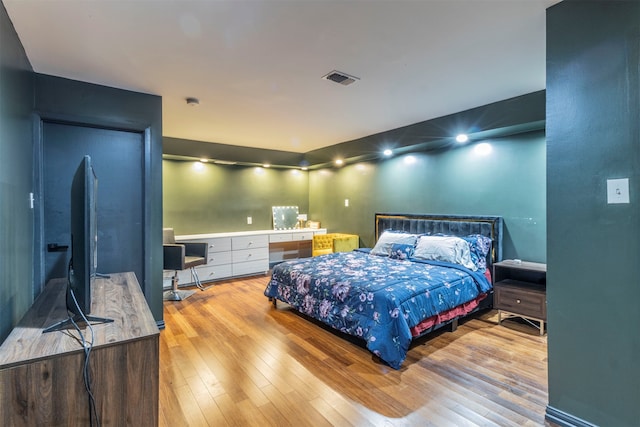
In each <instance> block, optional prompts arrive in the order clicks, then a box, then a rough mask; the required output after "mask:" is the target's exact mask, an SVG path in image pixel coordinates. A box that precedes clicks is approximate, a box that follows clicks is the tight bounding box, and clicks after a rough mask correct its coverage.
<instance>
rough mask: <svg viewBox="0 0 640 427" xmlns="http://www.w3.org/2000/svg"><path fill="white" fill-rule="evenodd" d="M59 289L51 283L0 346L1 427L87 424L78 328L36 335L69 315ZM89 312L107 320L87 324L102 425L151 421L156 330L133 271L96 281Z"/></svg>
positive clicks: (60, 283)
mask: <svg viewBox="0 0 640 427" xmlns="http://www.w3.org/2000/svg"><path fill="white" fill-rule="evenodd" d="M65 291H66V281H65V280H64V279H57V280H52V281H50V282H49V283H48V284H47V285H46V286H45V288H44V290H43V292H42V293H41V294H40V296H39V297H38V298H37V299H36V301H35V302H34V304H33V306H32V307H31V309H30V310H29V311H28V312H27V314H26V315H25V316H24V318H23V319H22V320H21V322H20V323H19V324H18V326H16V327H15V328H14V329H13V331H12V332H11V334H9V336H8V337H7V339H6V340H5V341H4V343H3V344H2V346H0V425H3V426H12V427H16V426H88V425H89V405H88V395H87V391H86V390H85V387H84V382H83V375H82V374H83V363H84V351H83V349H82V345H81V344H80V341H79V338H78V334H77V332H76V331H75V330H72V329H71V330H64V331H58V332H50V333H46V334H43V333H42V330H43V329H44V328H46V327H47V326H50V325H52V324H54V323H56V322H58V321H60V320H63V319H65V318H66V317H67V314H66V313H67V312H66V307H65ZM91 315H94V316H99V317H107V318H109V319H113V322H112V323H104V324H97V325H94V326H93V329H94V332H95V337H94V346H93V349H92V351H91V356H90V359H89V360H90V370H91V380H92V381H91V382H92V390H93V395H94V397H95V400H96V408H97V412H98V414H99V417H100V423H101V425H104V426H107V425H135V426H155V425H157V424H158V375H159V336H160V332H159V330H158V327H157V326H156V322H155V320H154V319H153V316H152V315H151V311H150V310H149V307H148V306H147V303H146V300H145V298H144V295H143V294H142V291H141V290H140V285H139V284H138V280H137V279H136V276H135V275H134V274H133V273H117V274H113V275H111V277H110V278H108V279H96V282H95V286H94V288H93V301H92V308H91ZM83 333H84V335H85V337H86V338H87V339H88V338H90V332H89V330H88V328H84V330H83Z"/></svg>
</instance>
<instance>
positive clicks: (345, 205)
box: [344, 199, 349, 208]
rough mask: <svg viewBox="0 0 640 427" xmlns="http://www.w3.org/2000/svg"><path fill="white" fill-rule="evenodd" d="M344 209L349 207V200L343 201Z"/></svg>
mask: <svg viewBox="0 0 640 427" xmlns="http://www.w3.org/2000/svg"><path fill="white" fill-rule="evenodd" d="M344 207H345V208H348V207H349V199H344Z"/></svg>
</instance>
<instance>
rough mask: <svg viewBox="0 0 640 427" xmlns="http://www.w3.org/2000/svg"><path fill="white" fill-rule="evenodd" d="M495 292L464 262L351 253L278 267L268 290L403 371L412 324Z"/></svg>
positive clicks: (267, 294)
mask: <svg viewBox="0 0 640 427" xmlns="http://www.w3.org/2000/svg"><path fill="white" fill-rule="evenodd" d="M490 289H491V284H490V283H489V282H488V280H487V279H486V277H485V276H484V275H483V274H482V273H479V272H473V271H471V270H469V269H467V268H465V267H462V266H460V265H456V264H448V263H442V262H437V261H423V260H398V259H391V258H388V257H381V256H376V255H370V254H368V253H365V252H360V251H353V252H341V253H333V254H328V255H323V256H319V257H314V258H304V259H298V260H291V261H287V262H283V263H281V264H278V265H276V266H275V267H274V269H273V272H272V276H271V280H270V281H269V284H268V285H267V288H266V289H265V292H264V294H265V295H266V296H267V297H272V298H277V299H279V300H281V301H284V302H285V303H287V304H290V305H291V306H293V307H294V308H296V309H297V310H298V311H300V312H302V313H304V314H306V315H308V316H310V317H312V318H315V319H317V320H320V321H321V322H323V323H326V324H327V325H329V326H331V327H333V328H335V329H337V330H339V331H342V332H344V333H347V334H350V335H353V336H357V337H361V338H362V339H364V340H365V342H366V346H367V348H368V349H369V350H370V351H371V352H372V353H374V354H375V355H377V356H379V357H380V358H381V359H382V360H384V361H385V362H386V363H388V364H389V366H391V367H393V368H395V369H400V366H401V365H402V362H403V361H404V360H405V358H406V354H407V351H408V349H409V345H410V343H411V339H412V336H411V331H410V329H411V328H412V327H414V326H415V325H417V324H418V323H420V322H421V321H422V320H424V319H426V318H429V317H431V316H434V315H437V314H439V313H442V312H444V311H447V310H450V309H452V308H454V307H457V306H459V305H461V304H463V303H466V302H468V301H471V300H473V299H475V298H476V297H478V296H479V295H480V294H482V293H486V292H488V291H489V290H490Z"/></svg>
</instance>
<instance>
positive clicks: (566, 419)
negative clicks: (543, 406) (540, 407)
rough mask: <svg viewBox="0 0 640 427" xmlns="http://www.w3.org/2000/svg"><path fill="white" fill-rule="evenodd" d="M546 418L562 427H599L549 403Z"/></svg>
mask: <svg viewBox="0 0 640 427" xmlns="http://www.w3.org/2000/svg"><path fill="white" fill-rule="evenodd" d="M544 418H545V419H546V420H547V421H551V422H554V423H556V424H558V425H559V426H562V427H597V426H596V425H595V424H591V423H590V422H588V421H585V420H583V419H581V418H578V417H575V416H573V415H571V414H567V413H566V412H563V411H561V410H559V409H556V408H554V407H553V406H549V405H547V410H546V412H545V415H544Z"/></svg>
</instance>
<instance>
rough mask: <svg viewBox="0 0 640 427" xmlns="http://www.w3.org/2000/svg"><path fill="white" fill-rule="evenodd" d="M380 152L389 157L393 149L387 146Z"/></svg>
mask: <svg viewBox="0 0 640 427" xmlns="http://www.w3.org/2000/svg"><path fill="white" fill-rule="evenodd" d="M382 154H384V155H385V156H387V157H389V156H390V155H392V154H393V151H392V150H390V149H388V148H387V149H386V150H384V151H383V152H382Z"/></svg>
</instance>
